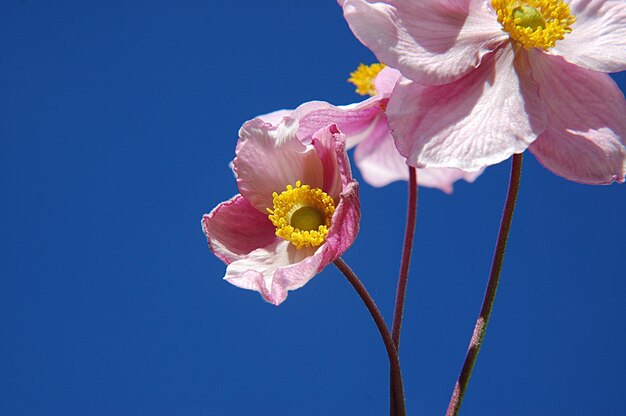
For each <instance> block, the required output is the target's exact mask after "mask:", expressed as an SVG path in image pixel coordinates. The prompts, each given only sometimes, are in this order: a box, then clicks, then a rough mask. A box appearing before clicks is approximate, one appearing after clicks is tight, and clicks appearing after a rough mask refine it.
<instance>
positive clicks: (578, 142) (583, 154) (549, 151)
mask: <svg viewBox="0 0 626 416" xmlns="http://www.w3.org/2000/svg"><path fill="white" fill-rule="evenodd" d="M530 57H531V59H530V62H531V66H532V71H533V76H534V78H535V79H537V81H538V82H539V85H540V93H541V96H542V98H543V101H544V103H545V106H546V110H547V113H548V127H547V128H546V131H545V132H544V133H543V134H541V136H540V137H539V139H537V140H536V141H535V142H534V143H533V144H532V145H531V146H530V151H532V152H533V154H534V155H535V156H536V157H537V159H538V160H539V161H540V162H541V163H542V164H543V165H544V166H545V167H546V168H548V169H550V170H551V171H553V172H554V173H556V174H557V175H560V176H562V177H564V178H566V179H569V180H572V181H576V182H582V183H588V184H608V183H611V182H613V181H619V182H623V181H624V171H625V170H626V148H625V147H624V141H625V138H626V101H625V100H624V95H623V94H622V92H621V91H620V89H619V88H618V87H617V85H616V84H615V82H614V81H613V80H612V79H611V77H610V76H608V75H607V74H603V73H600V72H595V71H590V70H587V69H584V68H580V67H578V66H576V65H573V64H570V63H568V62H566V61H565V60H564V59H563V58H561V57H558V56H549V55H545V54H541V53H536V52H535V53H533V54H531V55H530Z"/></svg>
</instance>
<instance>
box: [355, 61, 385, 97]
mask: <svg viewBox="0 0 626 416" xmlns="http://www.w3.org/2000/svg"><path fill="white" fill-rule="evenodd" d="M384 67H385V64H371V65H365V64H359V67H358V68H357V69H356V71H354V72H351V73H350V78H348V82H351V83H353V84H354V86H355V87H356V90H355V91H356V92H357V94H361V95H368V94H369V95H371V96H374V95H376V87H375V86H374V78H376V75H378V73H379V72H380V71H381V70H382V69H383V68H384Z"/></svg>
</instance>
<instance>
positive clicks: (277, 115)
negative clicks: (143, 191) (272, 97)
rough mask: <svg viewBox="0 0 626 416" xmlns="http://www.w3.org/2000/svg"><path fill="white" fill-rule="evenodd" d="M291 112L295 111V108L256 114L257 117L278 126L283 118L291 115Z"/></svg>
mask: <svg viewBox="0 0 626 416" xmlns="http://www.w3.org/2000/svg"><path fill="white" fill-rule="evenodd" d="M291 113H293V110H276V111H272V112H271V113H267V114H262V115H260V116H256V117H255V118H260V119H261V120H263V121H264V122H266V123H269V124H271V125H273V126H278V125H279V124H280V122H281V121H283V118H285V117H289V116H291Z"/></svg>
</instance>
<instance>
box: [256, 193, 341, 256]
mask: <svg viewBox="0 0 626 416" xmlns="http://www.w3.org/2000/svg"><path fill="white" fill-rule="evenodd" d="M272 197H273V203H274V207H273V209H269V208H267V212H269V215H268V218H269V219H270V221H272V224H274V226H275V227H276V235H277V236H278V237H280V238H284V239H285V240H287V241H291V243H292V244H293V245H294V246H296V248H297V249H301V248H302V247H317V246H319V245H321V244H322V243H323V242H324V241H325V240H326V236H327V235H328V229H329V228H330V223H331V218H332V216H333V214H334V212H335V201H334V200H333V198H331V197H330V196H329V195H328V194H327V193H326V192H324V191H322V190H321V189H319V188H311V187H310V186H309V185H302V182H301V181H296V186H295V187H293V186H291V185H287V186H286V188H285V190H284V191H283V192H281V193H280V194H278V193H277V192H274V193H273V194H272Z"/></svg>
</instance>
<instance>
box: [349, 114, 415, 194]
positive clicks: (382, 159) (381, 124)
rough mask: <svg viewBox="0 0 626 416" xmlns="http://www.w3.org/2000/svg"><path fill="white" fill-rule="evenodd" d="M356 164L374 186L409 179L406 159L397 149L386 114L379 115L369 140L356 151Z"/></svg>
mask: <svg viewBox="0 0 626 416" xmlns="http://www.w3.org/2000/svg"><path fill="white" fill-rule="evenodd" d="M354 162H355V164H356V165H357V166H358V168H359V171H360V172H361V176H363V179H365V181H366V182H367V183H369V184H370V185H372V186H376V187H381V186H385V185H388V184H390V183H391V182H394V181H398V180H407V179H408V178H409V170H408V165H407V164H406V159H405V158H404V157H403V156H402V155H400V153H399V152H398V149H396V144H395V143H394V141H393V137H392V136H391V131H390V130H389V125H388V124H387V117H386V116H385V114H384V113H382V112H381V113H380V114H379V115H378V118H377V119H376V120H375V121H374V122H373V128H372V129H371V130H370V131H369V134H368V136H367V138H365V139H364V140H363V141H361V142H360V143H359V145H358V146H357V147H356V149H355V150H354Z"/></svg>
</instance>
